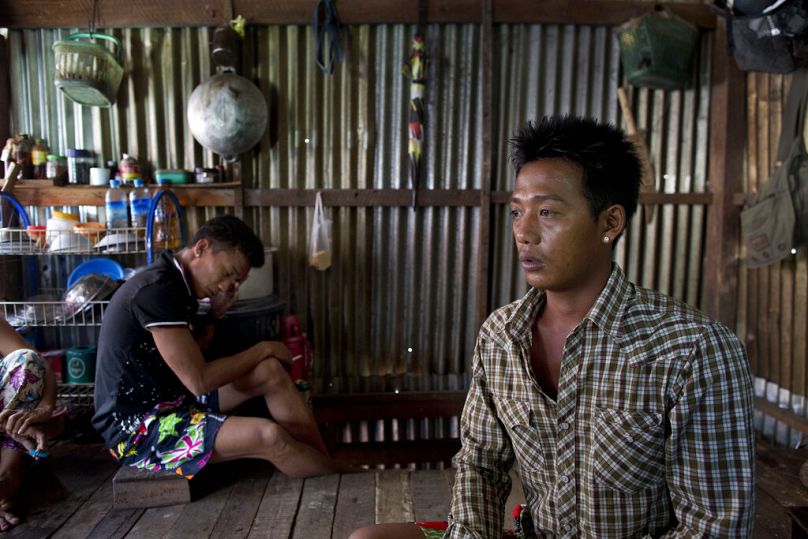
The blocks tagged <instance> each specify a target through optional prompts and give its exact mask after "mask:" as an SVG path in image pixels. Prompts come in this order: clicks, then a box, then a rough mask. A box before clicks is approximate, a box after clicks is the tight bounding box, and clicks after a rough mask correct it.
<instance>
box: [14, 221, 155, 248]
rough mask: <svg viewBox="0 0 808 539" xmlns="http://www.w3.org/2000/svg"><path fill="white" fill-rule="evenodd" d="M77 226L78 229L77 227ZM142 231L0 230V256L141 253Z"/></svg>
mask: <svg viewBox="0 0 808 539" xmlns="http://www.w3.org/2000/svg"><path fill="white" fill-rule="evenodd" d="M79 226H80V225H79ZM145 252H146V228H144V227H129V228H113V229H112V230H106V229H98V228H91V229H83V228H79V227H77V228H76V229H74V230H47V229H46V228H45V227H44V226H30V227H28V228H0V254H3V255H53V254H59V255H71V254H100V253H115V254H127V253H145Z"/></svg>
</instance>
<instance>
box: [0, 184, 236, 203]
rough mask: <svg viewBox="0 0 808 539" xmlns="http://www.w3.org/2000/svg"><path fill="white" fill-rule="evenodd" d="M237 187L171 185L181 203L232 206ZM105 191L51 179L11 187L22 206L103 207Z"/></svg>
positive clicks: (233, 185)
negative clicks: (58, 184)
mask: <svg viewBox="0 0 808 539" xmlns="http://www.w3.org/2000/svg"><path fill="white" fill-rule="evenodd" d="M3 184H4V182H2V181H0V185H3ZM236 187H237V186H236V184H230V183H220V184H214V185H209V184H187V185H173V186H171V190H172V191H174V193H175V194H176V195H177V197H178V198H179V200H180V203H181V204H182V205H183V206H233V199H234V195H233V189H234V188H236ZM124 189H128V187H124ZM106 192H107V188H106V187H96V186H91V185H69V186H65V187H55V186H54V185H53V182H51V181H50V180H19V181H18V182H17V184H16V185H15V186H14V196H15V197H16V198H17V200H19V201H20V204H22V205H23V206H103V205H104V194H105V193H106Z"/></svg>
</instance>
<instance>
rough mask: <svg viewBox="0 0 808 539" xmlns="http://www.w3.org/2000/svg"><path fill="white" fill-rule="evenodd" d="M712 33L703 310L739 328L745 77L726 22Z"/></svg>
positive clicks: (720, 21)
mask: <svg viewBox="0 0 808 539" xmlns="http://www.w3.org/2000/svg"><path fill="white" fill-rule="evenodd" d="M718 19H719V21H718V25H717V26H716V30H715V32H714V33H713V43H712V59H711V64H712V65H711V73H710V82H711V86H712V88H711V95H710V116H711V118H710V166H709V177H708V185H709V188H710V191H711V192H712V193H713V203H712V204H711V205H710V208H709V211H708V214H707V215H708V218H707V246H706V253H705V255H706V256H705V263H704V272H705V274H704V290H703V291H702V294H703V295H702V297H703V306H704V310H705V311H707V313H708V314H710V316H712V317H713V318H715V319H716V320H719V321H721V322H723V323H725V324H727V325H728V326H729V327H730V328H734V326H735V315H736V303H737V288H738V259H739V243H738V242H739V237H740V217H739V216H740V208H739V207H738V206H735V205H734V204H733V196H734V195H735V192H736V191H739V190H740V188H741V178H742V174H743V168H742V167H743V149H744V127H745V125H746V122H745V118H746V114H745V112H746V107H745V104H744V96H745V95H746V85H745V77H744V75H743V73H741V71H740V70H739V69H738V67H737V66H736V64H735V60H734V59H733V58H732V57H730V56H728V54H727V48H726V24H725V22H724V20H723V19H722V18H721V17H719V18H718Z"/></svg>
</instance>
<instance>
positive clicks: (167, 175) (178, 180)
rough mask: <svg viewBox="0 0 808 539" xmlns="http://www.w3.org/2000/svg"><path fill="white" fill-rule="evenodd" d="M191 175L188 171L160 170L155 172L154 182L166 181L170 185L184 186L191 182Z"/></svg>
mask: <svg viewBox="0 0 808 539" xmlns="http://www.w3.org/2000/svg"><path fill="white" fill-rule="evenodd" d="M190 178H191V174H190V173H189V172H188V171H187V170H176V169H173V170H172V169H160V170H157V171H155V172H154V181H155V182H158V181H161V180H162V181H164V182H168V183H170V184H174V185H176V184H182V183H188V182H189V181H190Z"/></svg>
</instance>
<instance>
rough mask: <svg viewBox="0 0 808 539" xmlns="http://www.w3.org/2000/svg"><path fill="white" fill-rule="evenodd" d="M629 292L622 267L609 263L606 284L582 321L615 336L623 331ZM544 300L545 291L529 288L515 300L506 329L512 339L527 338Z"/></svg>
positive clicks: (628, 284) (629, 287)
mask: <svg viewBox="0 0 808 539" xmlns="http://www.w3.org/2000/svg"><path fill="white" fill-rule="evenodd" d="M630 294H631V284H630V283H629V282H628V280H627V279H626V276H625V274H624V273H623V270H621V269H620V266H618V265H617V264H615V263H612V272H611V273H610V274H609V279H608V280H607V281H606V286H604V287H603V290H601V292H600V295H598V297H597V299H596V300H595V303H594V304H593V305H592V308H591V309H589V312H588V313H587V314H586V316H584V318H583V320H582V321H581V322H582V323H583V321H584V320H589V321H590V322H591V323H592V324H594V325H596V326H598V327H599V328H600V329H601V330H603V331H604V332H606V333H607V334H608V335H610V336H611V337H612V338H618V337H619V336H620V334H621V333H622V326H623V324H622V319H623V313H624V312H625V311H626V305H627V303H628V298H629V295H630ZM544 301H545V294H544V290H542V289H539V288H532V287H531V288H530V290H528V291H527V294H525V295H524V296H523V297H522V299H520V300H518V301H517V302H516V305H515V308H514V310H513V312H512V315H511V317H510V319H509V320H508V322H507V332H508V333H509V334H510V336H511V337H512V338H513V339H514V340H516V341H521V340H523V339H527V338H529V336H530V330H531V326H532V324H533V321H534V320H535V319H536V313H537V312H538V311H539V309H541V307H542V306H543V305H544ZM579 325H580V324H579Z"/></svg>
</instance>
